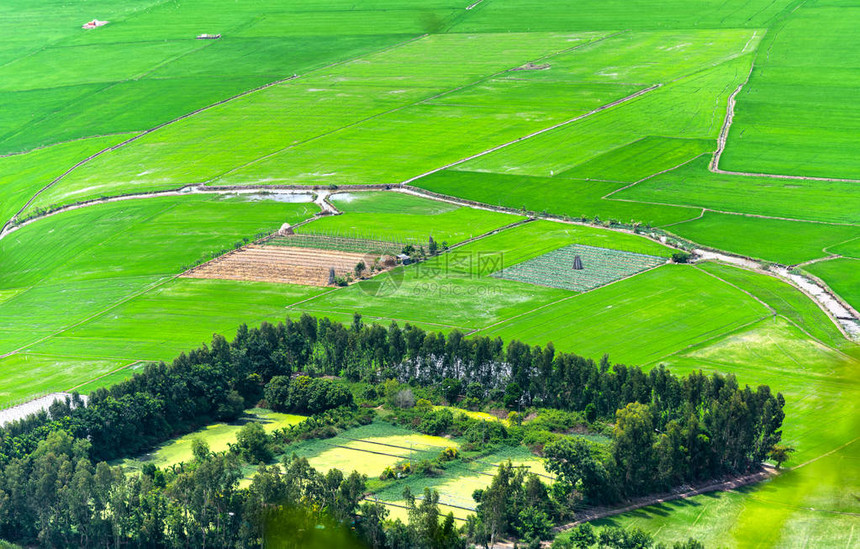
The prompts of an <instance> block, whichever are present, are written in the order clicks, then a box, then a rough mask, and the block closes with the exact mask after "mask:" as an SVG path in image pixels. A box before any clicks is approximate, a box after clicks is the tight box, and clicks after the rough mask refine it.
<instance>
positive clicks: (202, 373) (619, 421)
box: [0, 315, 785, 546]
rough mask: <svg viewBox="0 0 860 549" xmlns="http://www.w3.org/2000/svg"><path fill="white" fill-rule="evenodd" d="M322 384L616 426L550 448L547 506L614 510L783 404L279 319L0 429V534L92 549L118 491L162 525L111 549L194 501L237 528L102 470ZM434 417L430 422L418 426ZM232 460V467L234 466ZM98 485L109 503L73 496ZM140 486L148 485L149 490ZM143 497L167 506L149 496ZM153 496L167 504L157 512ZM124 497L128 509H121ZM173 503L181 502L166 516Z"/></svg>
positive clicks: (595, 367)
mask: <svg viewBox="0 0 860 549" xmlns="http://www.w3.org/2000/svg"><path fill="white" fill-rule="evenodd" d="M300 373H301V374H304V375H297V374H300ZM324 375H325V376H340V377H342V378H345V379H346V380H350V381H356V382H358V381H363V382H368V383H371V384H374V385H380V384H381V382H382V381H384V380H396V381H397V382H398V383H401V384H404V385H412V386H416V387H421V386H424V387H432V388H433V390H435V391H438V393H439V394H440V395H442V397H443V398H444V399H445V400H447V401H449V402H451V403H457V402H459V403H461V404H462V403H466V404H468V403H470V402H471V403H476V402H477V403H482V402H488V401H492V402H496V403H499V404H502V405H505V406H507V407H509V408H511V409H522V408H525V407H530V406H543V407H546V408H556V409H559V410H566V411H576V412H581V413H582V414H583V416H585V417H587V418H589V421H594V420H598V419H603V420H605V421H607V422H612V423H614V429H613V431H612V439H613V441H612V445H611V448H610V450H609V451H608V452H607V451H606V450H605V449H601V448H597V447H594V446H593V445H590V444H589V443H587V442H585V441H583V440H581V439H571V438H560V439H558V440H554V441H552V442H551V443H550V444H548V445H547V446H545V447H544V453H545V455H546V457H547V458H548V460H549V466H550V467H551V468H552V470H553V472H555V473H556V475H557V477H558V482H556V483H555V484H554V485H553V486H552V491H553V500H554V501H556V502H558V503H559V504H560V505H563V506H568V507H571V508H572V507H575V506H576V505H578V504H579V503H581V502H583V501H584V502H586V503H605V502H611V501H616V500H618V499H620V498H623V497H629V496H634V495H641V494H644V493H648V492H649V491H653V490H656V489H661V488H667V487H671V486H676V485H678V484H680V483H683V482H689V481H695V480H702V479H707V478H713V477H716V476H719V475H723V474H728V473H737V472H744V471H747V470H749V469H751V468H754V467H757V466H758V465H759V464H760V463H761V462H762V461H763V460H764V459H765V457H766V456H767V455H768V452H769V451H770V450H771V449H772V448H773V447H774V446H775V445H776V444H777V443H779V441H780V438H781V425H782V420H783V417H784V414H783V411H782V409H783V406H784V403H785V402H784V399H783V398H782V395H780V394H776V395H774V394H772V393H771V391H770V388H769V387H767V386H765V385H763V386H759V387H757V388H756V389H751V388H749V387H740V386H739V385H738V383H737V381H736V380H735V378H734V377H733V376H731V375H729V376H722V375H719V374H714V375H711V376H706V375H704V374H702V373H701V372H698V373H693V374H690V375H687V376H684V377H678V376H675V375H673V374H671V373H670V372H669V371H668V370H666V369H665V368H662V367H658V368H654V369H652V370H651V371H650V372H648V373H645V372H644V371H642V370H641V369H640V368H638V367H628V366H624V365H620V364H615V365H612V364H610V363H609V360H608V358H607V357H604V358H603V359H602V360H601V361H599V362H595V361H593V360H590V359H586V358H584V357H580V356H577V355H575V354H571V353H562V352H556V351H555V349H554V348H553V346H552V344H548V345H546V346H545V347H543V348H542V347H539V346H530V345H527V344H524V343H521V342H519V341H511V342H510V343H509V344H508V345H507V346H505V345H504V343H503V342H502V341H501V340H500V339H498V338H496V339H490V338H486V337H476V338H465V337H464V336H463V334H461V333H459V332H456V331H454V332H452V333H450V334H448V335H447V336H446V335H444V334H440V333H427V332H425V331H424V330H422V329H420V328H418V327H415V326H411V325H408V324H407V325H406V326H405V327H404V328H403V329H401V328H400V327H399V326H398V325H397V324H396V323H392V324H391V325H390V326H389V327H388V328H384V327H382V326H379V325H377V324H373V325H365V324H364V322H363V321H362V319H361V317H360V315H355V317H354V319H353V322H352V325H351V326H344V325H341V324H338V323H334V322H331V321H330V320H329V319H326V318H323V319H316V318H314V317H311V316H309V315H302V316H301V318H299V319H298V320H297V321H293V320H290V319H287V320H286V322H283V323H279V324H277V325H273V324H268V323H264V324H262V325H261V326H260V327H258V328H248V327H247V326H245V325H242V326H240V327H239V329H238V331H237V335H236V337H235V338H234V339H233V341H231V342H228V341H227V340H226V339H225V338H224V337H222V336H219V335H216V336H214V337H213V339H212V342H211V344H210V345H208V346H206V345H204V346H201V347H200V348H197V349H194V350H192V351H190V352H188V353H183V354H181V355H180V356H178V357H177V358H176V359H175V360H174V361H173V362H172V363H171V364H170V365H167V364H164V363H160V364H152V365H149V366H147V367H146V369H145V370H144V371H143V372H142V373H140V374H135V375H134V376H133V377H132V378H131V379H129V380H127V381H124V382H121V383H118V384H116V385H113V386H111V387H109V388H105V389H99V390H97V391H95V392H94V393H93V394H92V395H90V399H89V401H88V403H87V404H86V405H84V404H83V403H82V402H81V401H80V399H77V397H74V398H73V399H71V400H69V401H67V402H57V403H55V404H54V405H52V406H51V408H50V409H49V410H48V411H47V412H40V413H38V414H34V415H32V416H30V417H28V418H25V419H24V420H21V421H18V422H14V423H12V424H9V425H7V426H6V427H4V428H3V429H0V537H3V538H6V539H12V540H19V541H24V542H32V541H34V540H39V541H42V540H51V541H46V542H45V543H46V544H49V545H58V546H63V545H74V544H76V543H77V544H83V545H88V544H89V541H88V540H89V539H90V534H89V533H87V528H89V526H85V525H88V524H90V523H93V521H95V523H99V520H100V519H99V517H100V516H104V515H105V512H106V511H105V509H106V508H108V507H109V508H110V509H111V510H112V511H111V512H113V510H114V509H124V508H125V507H122V506H121V505H120V504H119V503H117V502H114V503H107V500H105V499H104V498H108V497H113V496H112V495H111V494H113V493H114V491H116V490H119V489H120V488H117V486H118V485H121V486H122V490H126V492H124V493H125V494H126V495H124V496H122V497H123V498H125V499H124V501H125V502H126V504H128V505H129V507H128V513H129V515H128V517H129V518H128V520H132V518H130V517H131V516H132V515H135V514H136V515H135V516H137V515H140V516H138V517H137V518H136V519H134V520H139V521H143V522H144V523H146V522H147V521H155V520H156V518H157V517H162V518H158V520H161V521H162V522H158V524H157V525H154V524H150V525H149V526H145V525H144V526H141V524H136V525H135V526H134V527H127V528H126V527H123V526H122V525H121V524H112V525H111V527H110V531H111V535H112V536H114V538H112V539H113V541H115V542H116V543H115V544H116V545H120V544H128V543H131V542H129V539H131V537H133V536H132V534H131V532H132V530H135V531H136V530H138V529H140V528H143V529H144V531H148V532H151V533H152V535H153V536H155V535H161V534H160V532H162V530H163V529H164V528H167V529H168V531H170V528H169V527H168V526H166V524H167V523H165V522H163V520H167V519H168V518H170V517H173V518H172V519H171V520H177V521H179V522H177V524H180V523H181V524H182V526H181V528H180V526H176V528H177V530H176V535H175V536H174V538H172V539H174V540H183V539H186V538H184V537H183V536H189V535H190V534H189V533H188V532H189V531H190V529H193V528H191V527H189V526H188V524H191V523H189V522H188V521H189V520H192V519H194V516H193V513H192V512H191V511H190V510H189V508H188V507H187V505H189V504H190V502H192V501H193V498H195V497H199V498H202V499H201V500H200V501H198V503H199V504H200V505H203V506H204V507H206V509H202V508H201V511H200V512H201V513H203V512H205V513H209V515H206V517H208V518H206V519H205V520H204V519H200V520H203V521H204V523H205V524H204V525H203V527H202V530H203V531H205V534H201V535H214V536H218V535H226V534H224V533H223V532H225V531H227V530H230V531H235V529H230V528H228V527H227V526H225V524H228V523H230V521H238V520H242V517H244V516H245V515H243V513H242V512H237V511H235V510H232V511H229V512H231V513H233V515H228V516H230V517H231V518H230V519H226V518H223V517H221V515H220V514H219V513H221V508H220V507H219V508H216V509H214V510H213V509H212V508H211V506H212V505H215V506H216V507H217V506H218V505H221V503H217V502H216V501H215V500H213V499H211V498H212V494H214V493H215V492H211V493H207V494H208V495H207V494H197V495H194V494H196V492H194V489H192V488H193V487H191V488H188V490H190V491H189V492H187V493H185V492H183V493H181V494H180V493H179V492H176V490H177V486H178V485H181V483H179V480H178V478H176V479H173V480H172V481H171V483H170V484H169V485H165V486H164V487H160V486H157V485H156V483H155V482H154V480H152V479H155V478H156V476H155V475H154V474H153V476H152V478H151V479H150V481H147V480H146V479H144V478H138V477H129V478H125V477H124V476H123V475H122V473H121V472H120V471H118V470H117V469H116V468H111V467H108V466H106V465H104V464H103V463H102V462H104V461H107V460H111V459H116V458H120V457H127V456H133V455H137V454H139V453H141V452H143V451H145V450H148V449H150V448H151V447H152V446H153V445H155V444H157V443H160V442H163V441H165V440H168V439H170V438H172V437H174V436H176V435H177V434H181V433H185V432H189V431H191V430H193V429H195V428H198V427H200V426H203V425H206V424H209V423H212V422H215V421H230V420H233V419H236V418H238V417H239V416H240V415H241V413H242V411H243V410H244V409H246V408H247V407H251V406H254V405H255V404H257V403H258V402H260V401H261V400H263V401H265V400H269V399H270V400H271V405H272V406H273V407H275V408H277V409H282V410H285V411H297V412H302V413H311V414H318V413H324V412H325V411H326V410H330V409H335V408H338V407H344V406H345V407H350V406H353V405H354V401H353V396H352V394H351V393H349V391H347V390H345V389H344V388H343V387H340V386H337V385H336V384H333V383H332V382H330V381H329V380H327V379H320V376H324ZM470 399H471V400H470ZM427 413H428V414H433V413H434V412H433V411H432V409H430V410H428V411H427ZM436 419H438V418H432V417H431V419H430V420H428V421H427V425H433V424H434V421H435V420H436ZM437 423H438V422H437ZM428 428H430V427H428ZM434 428H438V426H437V427H434ZM325 430H326V429H320V432H325ZM481 431H487V429H486V428H483V429H481ZM483 434H485V433H481V432H477V431H476V432H474V433H472V434H470V436H474V437H480V436H483ZM476 439H479V438H476ZM251 454H252V455H253V452H252V453H251ZM232 455H233V456H234V457H233V458H230V459H238V457H236V455H235V454H232ZM224 459H228V458H226V457H225V458H224ZM246 459H247V456H246ZM216 461H217V462H218V463H219V464H220V465H218V466H217V467H216V466H215V465H212V466H211V467H216V469H217V471H216V470H210V469H209V468H208V467H210V466H208V465H207V466H206V467H202V466H201V467H198V468H197V469H195V471H196V470H200V469H203V470H205V471H209V472H207V473H206V475H207V477H206V478H207V479H209V480H211V481H212V482H216V483H217V482H221V481H220V480H218V478H220V477H218V475H227V476H226V477H224V479H223V481H224V482H227V480H229V478H231V477H230V475H232V474H233V473H234V472H235V467H233V464H231V463H229V462H228V461H224V460H222V459H221V458H218V460H216ZM207 463H208V462H207ZM93 464H96V465H93ZM219 467H220V469H218V468H219ZM231 467H232V469H231ZM231 471H233V472H231ZM655 471H657V472H658V473H657V474H655ZM183 474H184V473H183ZM188 474H189V475H192V476H193V475H194V474H197V473H188ZM201 474H203V473H201ZM99 475H101V477H99ZM120 477H123V479H122V480H120ZM143 477H147V475H143ZM96 478H101V479H102V480H101V481H102V483H103V485H104V486H106V487H108V488H110V490H108V492H109V493H105V494H101V495H98V494H95V493H94V492H92V491H91V489H90V488H87V490H90V491H89V492H88V491H86V490H84V489H83V488H80V490H78V488H75V486H78V487H80V486H83V485H84V484H88V483H89V484H91V483H94V482H95V481H94V480H93V479H96ZM132 478H136V480H132ZM147 478H148V477H147ZM183 478H185V477H183ZM109 479H114V480H112V481H109ZM213 479H214V480H213ZM147 482H153V485H152V487H150V486H149V485H147V484H146V483H147ZM183 482H191V481H187V480H186V481H183ZM207 482H208V480H207ZM135 483H138V484H135ZM178 483H179V484H178ZM192 484H193V483H192ZM94 485H98V483H95V484H94ZM115 485H117V486H115ZM189 486H191V485H189ZM81 490H82V491H81ZM128 490H132V492H133V493H132V492H128ZM134 490H137V492H134ZM153 490H155V491H158V492H159V493H160V494H161V496H156V495H152V494H151V493H150V492H152V491H153ZM144 492H146V493H144ZM223 493H227V492H223ZM147 494H148V495H147ZM183 494H184V495H183ZM162 496H163V497H166V498H167V499H168V500H169V501H166V503H165V502H161V503H159V502H158V501H159V500H158V498H159V497H162ZM220 497H221V496H219V498H220ZM237 497H238V496H237ZM242 497H245V496H244V495H243V496H242ZM479 497H480V496H479ZM147 498H149V499H147ZM153 498H154V499H153ZM177 498H178V499H177ZM183 498H184V499H183ZM216 499H217V498H216ZM150 500H152V501H150ZM132 501H133V502H134V505H131V504H130V503H128V502H132ZM176 501H180V502H181V505H180V507H178V508H171V507H170V505H174V506H175V504H176ZM218 501H221V500H218ZM272 501H274V500H272ZM171 502H172V503H171ZM225 505H226V503H225ZM266 505H269V503H266ZM106 506H107V507H106ZM182 506H185V507H182ZM479 506H480V505H479ZM225 508H226V507H225ZM170 509H173V510H170ZM177 509H178V510H177ZM350 509H351V510H350V513H352V511H353V510H354V509H353V508H350ZM161 513H166V514H164V515H163V516H162V514H161ZM212 513H214V514H212ZM335 514H337V513H335ZM124 516H125V515H123V517H124ZM177 516H181V520H180V519H179V518H177ZM62 517H67V518H62ZM68 517H71V518H68ZM87 517H88V518H87ZM213 517H215V518H213ZM236 517H239V518H236ZM72 518H74V519H75V520H77V521H78V522H76V523H75V526H74V527H72V526H69V527H68V528H65V530H64V529H63V527H62V525H63V524H65V522H64V521H66V522H68V521H69V520H72ZM120 518H122V517H120ZM222 519H223V522H222ZM117 520H119V519H117ZM122 520H126V519H125V518H122ZM213 521H215V522H213ZM121 522H122V521H120V523H121ZM258 526H259V525H258ZM101 527H104V526H101ZM101 527H100V528H101ZM156 530H158V532H159V533H156V532H155V531H156ZM180 530H181V531H182V533H180ZM135 535H136V534H135ZM255 535H256V534H255ZM99 539H103V538H99ZM210 539H211V538H210ZM259 539H260V538H259V537H255V538H248V539H246V540H245V539H244V538H243V540H244V541H241V543H239V542H237V544H238V545H239V546H241V545H242V544H244V543H245V542H246V541H247V543H248V544H250V545H251V546H254V544H255V543H256V542H255V541H253V540H258V541H259ZM64 540H66V541H64ZM67 540H73V541H74V543H72V542H68V543H67ZM249 540H250V541H249ZM141 543H142V544H143V545H146V543H143V542H141ZM165 543H166V542H165ZM183 543H186V542H183ZM231 543H233V542H231ZM157 544H161V542H158V543H157ZM133 545H134V544H133ZM195 545H196V542H195Z"/></svg>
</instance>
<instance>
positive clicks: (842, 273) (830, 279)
mask: <svg viewBox="0 0 860 549" xmlns="http://www.w3.org/2000/svg"><path fill="white" fill-rule="evenodd" d="M803 269H804V270H805V271H808V272H809V273H811V274H813V275H815V276H817V277H818V278H820V279H821V280H823V281H824V282H825V284H827V285H828V286H830V289H832V290H833V291H834V292H836V293H837V294H838V295H839V296H840V297H841V298H842V299H844V300H845V301H847V302H848V304H849V305H851V306H852V307H853V308H854V309H855V310H860V260H858V259H853V258H840V259H830V260H827V261H820V262H818V263H813V264H811V265H806V266H805V267H803Z"/></svg>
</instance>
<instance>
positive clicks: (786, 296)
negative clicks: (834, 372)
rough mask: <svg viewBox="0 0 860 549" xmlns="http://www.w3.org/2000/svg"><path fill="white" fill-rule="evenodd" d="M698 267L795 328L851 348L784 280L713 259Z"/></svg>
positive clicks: (814, 306)
mask: <svg viewBox="0 0 860 549" xmlns="http://www.w3.org/2000/svg"><path fill="white" fill-rule="evenodd" d="M696 267H697V268H698V269H701V270H702V271H704V272H706V273H709V274H711V275H713V276H716V277H717V278H719V279H720V280H723V281H725V282H727V283H729V284H733V285H735V286H738V287H740V288H743V289H744V290H746V291H748V292H750V293H751V294H752V295H754V296H755V297H757V298H758V299H760V300H762V301H763V302H764V303H765V304H767V306H768V307H770V308H772V309H773V311H774V312H775V313H776V314H778V315H781V316H783V317H785V318H786V319H787V320H789V321H790V322H792V323H793V324H794V325H796V326H797V327H798V328H800V329H801V330H803V331H804V332H806V333H807V334H809V335H810V336H812V337H813V338H815V339H817V340H819V341H821V342H823V343H824V344H826V345H828V346H830V347H833V348H835V349H850V348H851V347H852V345H851V343H849V342H848V341H847V340H846V339H845V336H843V335H842V332H840V331H839V328H837V327H836V324H834V323H833V321H832V320H831V319H830V317H829V316H827V313H825V312H824V311H822V310H821V308H820V307H819V306H818V305H817V304H816V303H815V302H814V301H812V300H811V299H809V297H807V296H806V294H804V293H803V292H801V291H800V290H798V289H797V288H795V287H794V286H791V285H790V284H788V283H787V282H783V281H782V280H780V279H778V278H776V277H775V276H768V275H765V274H763V273H757V272H753V271H747V270H745V269H739V268H737V267H733V266H730V265H724V264H721V263H716V262H711V261H708V262H703V263H699V264H697V265H696Z"/></svg>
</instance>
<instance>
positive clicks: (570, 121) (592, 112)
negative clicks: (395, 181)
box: [400, 42, 663, 186]
mask: <svg viewBox="0 0 860 549" xmlns="http://www.w3.org/2000/svg"><path fill="white" fill-rule="evenodd" d="M589 43H590V42H589ZM662 86H663V84H662V83H658V84H654V85H652V86H649V87H647V88H645V89H642V90H639V91H637V92H635V93H632V94H630V95H628V96H626V97H622V98H621V99H616V100H615V101H613V102H611V103H607V104H605V105H601V106H599V107H597V108H596V109H592V110H590V111H588V112H587V113H585V114H581V115H579V116H575V117H573V118H570V119H568V120H565V121H563V122H559V123H558V124H553V125H552V126H549V127H547V128H543V129H542V130H537V131H535V132H532V133H530V134H528V135H524V136H522V137H518V138H516V139H514V140H512V141H508V142H507V143H502V144H501V145H497V146H495V147H492V148H490V149H486V150H484V151H481V152H479V153H476V154H473V155H471V156H467V157H466V158H461V159H460V160H457V161H455V162H451V163H449V164H446V165H444V166H442V167H439V168H435V169H432V170H430V171H428V172H424V173H422V174H420V175H416V176H414V177H411V178H409V179H407V180H405V181H402V182H401V183H400V185H402V186H405V185H409V184H410V183H413V182H415V181H417V180H419V179H423V178H425V177H427V176H430V175H433V174H434V173H438V172H441V171H443V170H447V169H449V168H453V167H454V166H459V165H460V164H463V163H465V162H469V161H470V160H475V159H476V158H481V157H482V156H486V155H488V154H491V153H494V152H496V151H500V150H502V149H504V148H507V147H510V146H511V145H516V144H517V143H521V142H522V141H525V140H527V139H532V138H533V137H537V136H539V135H543V134H545V133H547V132H551V131H552V130H556V129H558V128H562V127H564V126H567V125H568V124H573V123H574V122H578V121H580V120H583V119H585V118H588V117H590V116H594V115H595V114H598V113H600V112H603V111H605V110H607V109H611V108H612V107H616V106H618V105H621V104H624V103H627V102H628V101H633V100H634V99H637V98H638V97H640V96H642V95H645V94H646V93H648V92H651V91H654V90H656V89H658V88H660V87H662Z"/></svg>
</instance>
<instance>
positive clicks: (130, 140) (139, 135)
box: [3, 74, 298, 230]
mask: <svg viewBox="0 0 860 549" xmlns="http://www.w3.org/2000/svg"><path fill="white" fill-rule="evenodd" d="M296 78H298V76H297V75H295V74H294V75H292V76H288V77H286V78H281V79H280V80H275V81H274V82H269V83H267V84H263V85H262V86H257V87H256V88H252V89H250V90H245V91H243V92H241V93H238V94H236V95H233V96H231V97H228V98H226V99H222V100H220V101H216V102H215V103H211V104H209V105H206V106H205V107H200V108H199V109H197V110H194V111H191V112H188V113H185V114H183V115H181V116H178V117H176V118H174V119H172V120H168V121H167V122H163V123H161V124H159V125H157V126H154V127H152V128H149V129H148V130H144V131H142V132H140V133H137V134H136V135H134V136H132V137H129V138H128V139H126V140H124V141H121V142H120V143H117V144H116V145H111V146H110V147H106V148H104V149H102V150H100V151H97V152H95V153H93V154H91V155H90V156H88V157H86V158H84V159H83V160H81V161H79V162H78V163H76V164H75V165H73V166H72V167H71V168H69V169H68V170H66V171H65V172H63V173H62V174H60V175H59V176H57V177H55V178H54V179H53V180H51V182H50V183H48V184H47V185H45V186H44V187H42V188H41V189H39V190H38V191H36V194H34V195H33V196H32V197H30V199H29V200H28V201H27V203H26V204H24V206H23V207H22V208H21V209H20V210H18V212H17V213H16V214H15V215H13V216H12V219H10V220H9V221H7V222H6V223H5V224H4V225H3V230H5V229H6V227H7V226H8V225H9V224H10V223H13V222H14V221H15V220H16V219H17V218H18V216H19V215H21V213H23V212H24V211H25V210H26V209H27V208H29V207H30V205H31V204H32V203H33V201H35V200H36V199H37V198H38V197H39V195H41V194H42V193H44V192H45V191H47V190H48V189H50V188H51V187H53V186H54V185H56V184H57V183H59V182H60V181H62V180H63V179H64V178H65V177H66V176H67V175H69V174H70V173H72V172H73V171H75V170H76V169H78V168H80V167H81V166H83V165H84V164H87V163H88V162H90V161H91V160H94V159H96V158H98V157H99V156H101V155H103V154H106V153H109V152H111V151H115V150H117V149H119V148H122V147H124V146H126V145H128V144H129V143H133V142H135V141H137V140H138V139H140V138H142V137H145V136H147V135H149V134H151V133H152V132H155V131H158V130H160V129H161V128H164V127H165V126H169V125H171V124H175V123H176V122H179V121H181V120H185V119H186V118H189V117H192V116H194V115H196V114H200V113H201V112H204V111H208V110H209V109H213V108H215V107H218V106H220V105H223V104H225V103H229V102H231V101H235V100H236V99H239V98H241V97H244V96H246V95H249V94H252V93H256V92H258V91H262V90H265V89H266V88H270V87H272V86H276V85H278V84H282V83H284V82H287V81H289V80H294V79H296Z"/></svg>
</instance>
